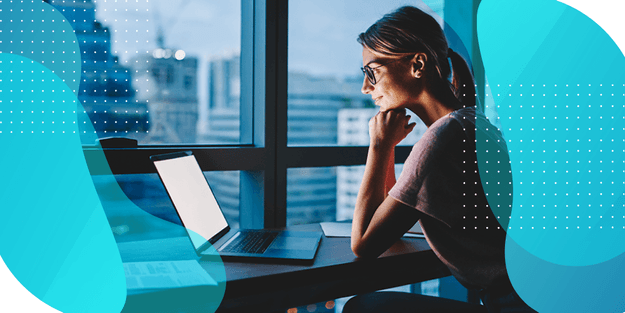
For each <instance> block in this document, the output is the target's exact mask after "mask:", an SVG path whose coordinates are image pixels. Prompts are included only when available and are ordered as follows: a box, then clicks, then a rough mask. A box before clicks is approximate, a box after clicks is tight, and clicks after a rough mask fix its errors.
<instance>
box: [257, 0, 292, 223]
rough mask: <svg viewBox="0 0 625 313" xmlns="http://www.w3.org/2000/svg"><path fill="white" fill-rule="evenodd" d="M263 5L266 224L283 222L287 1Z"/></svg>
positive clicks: (284, 198)
mask: <svg viewBox="0 0 625 313" xmlns="http://www.w3.org/2000/svg"><path fill="white" fill-rule="evenodd" d="M263 2H264V5H265V10H266V11H265V13H266V15H265V18H266V21H265V22H266V23H265V31H266V32H265V35H266V37H265V42H266V45H265V49H266V50H265V53H266V55H265V60H266V64H265V70H266V73H265V83H266V86H265V92H266V94H265V110H266V112H265V122H266V124H265V140H266V141H265V144H266V148H267V156H268V158H267V160H272V161H273V162H271V161H270V162H268V164H267V170H266V172H265V188H266V190H265V196H266V197H267V198H266V199H265V227H282V226H286V203H287V199H286V196H287V194H286V184H287V166H286V158H287V154H286V152H287V80H288V71H287V37H288V31H287V27H288V18H287V12H288V1H263ZM270 163H271V164H270Z"/></svg>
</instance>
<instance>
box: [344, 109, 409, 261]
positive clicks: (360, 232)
mask: <svg viewBox="0 0 625 313" xmlns="http://www.w3.org/2000/svg"><path fill="white" fill-rule="evenodd" d="M408 120H409V117H407V116H406V113H405V111H403V112H401V111H400V112H397V111H388V112H379V113H378V114H377V115H376V116H374V117H373V118H372V119H371V121H370V122H369V132H370V135H371V144H370V146H369V152H368V154H367V163H366V165H365V174H364V176H363V181H362V184H361V185H360V190H359V191H358V197H357V200H356V208H355V210H354V218H353V221H352V251H353V252H354V254H356V255H357V256H359V257H362V256H377V255H379V254H380V253H382V252H384V251H385V250H386V249H388V247H390V245H392V244H393V243H394V242H395V241H396V240H397V239H399V238H400V237H401V236H402V235H403V233H405V232H406V231H407V230H408V229H409V228H410V227H412V225H414V223H415V222H416V221H417V220H418V219H419V213H418V211H417V210H415V209H414V208H410V207H408V206H407V205H405V204H403V203H401V202H399V201H396V200H394V199H393V198H390V197H387V194H388V191H389V190H390V189H391V188H392V186H393V185H394V184H395V171H394V166H395V165H394V159H395V156H394V151H395V146H396V145H397V144H398V143H399V142H400V141H401V140H402V139H404V138H405V137H406V136H407V135H408V133H410V131H412V129H413V128H414V126H415V124H414V123H412V124H408ZM380 165H382V166H380Z"/></svg>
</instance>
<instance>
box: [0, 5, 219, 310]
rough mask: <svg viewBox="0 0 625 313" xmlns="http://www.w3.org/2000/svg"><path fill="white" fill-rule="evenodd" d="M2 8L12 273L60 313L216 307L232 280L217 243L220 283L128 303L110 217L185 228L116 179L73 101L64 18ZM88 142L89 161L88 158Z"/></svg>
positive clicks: (1, 77) (2, 124)
mask: <svg viewBox="0 0 625 313" xmlns="http://www.w3.org/2000/svg"><path fill="white" fill-rule="evenodd" d="M0 4H2V5H1V6H0V25H1V26H2V27H0V62H3V63H0V86H1V87H0V89H2V90H3V91H0V142H2V143H3V146H4V147H5V149H6V151H11V152H15V153H6V154H5V155H3V156H2V159H1V160H2V161H3V162H2V163H1V164H3V165H4V166H0V177H3V178H4V179H3V185H4V186H3V188H2V190H1V191H0V201H1V203H2V205H1V206H2V208H12V209H10V210H7V209H5V210H3V213H4V212H7V213H5V216H4V217H6V219H5V220H4V223H3V230H2V235H3V238H11V240H3V241H2V244H1V245H0V254H1V255H2V257H3V260H4V261H5V263H6V264H7V266H8V267H9V269H10V270H11V271H12V273H13V274H14V275H15V276H16V278H17V279H18V280H19V281H20V282H21V283H22V284H23V285H24V286H25V287H26V288H27V289H28V290H29V291H30V292H31V293H33V294H34V295H35V296H37V297H38V298H39V299H41V300H42V301H44V302H46V303H47V304H49V305H51V306H52V307H54V308H56V309H57V310H60V311H63V312H119V311H120V310H122V308H123V312H135V311H137V312H144V311H146V310H150V308H151V309H152V311H155V310H156V309H163V308H170V309H171V310H175V309H176V308H177V306H178V302H177V301H176V299H180V298H179V297H178V298H176V295H178V296H183V297H191V298H189V299H196V301H197V299H202V302H201V304H202V307H203V308H204V309H205V311H206V312H211V311H214V310H216V308H217V307H218V306H219V304H220V302H221V299H222V298H223V294H224V290H225V281H226V277H225V271H224V268H223V263H222V261H221V258H220V257H219V255H218V254H217V253H216V252H215V251H214V249H212V247H211V249H210V251H213V253H212V254H211V255H210V256H208V257H205V258H204V260H205V261H208V262H204V268H205V269H206V270H207V272H208V273H209V275H211V277H212V278H213V279H215V280H216V281H217V282H218V285H217V286H204V287H194V288H190V289H188V290H187V289H184V290H179V291H174V292H173V294H174V295H173V297H172V294H169V297H167V298H166V297H164V296H163V295H162V294H158V295H155V296H147V297H137V296H134V297H133V296H130V297H128V298H126V285H125V277H124V272H123V269H122V265H121V259H120V254H119V251H118V249H117V246H116V244H115V240H114V238H113V236H112V233H111V228H110V225H109V224H108V223H107V221H106V216H105V214H108V213H107V212H110V211H112V210H125V211H126V212H128V213H129V214H132V215H133V216H135V217H138V218H140V219H141V220H142V221H144V222H145V224H146V225H150V226H158V227H161V228H163V229H168V230H169V231H170V232H171V233H181V231H182V230H184V228H183V227H181V226H179V225H176V224H173V223H171V222H168V221H164V220H162V219H160V218H158V217H155V216H152V215H150V214H148V213H146V212H145V211H143V210H142V209H140V208H139V207H137V206H136V205H134V203H132V201H130V200H129V199H128V198H127V197H126V195H125V194H124V193H123V191H122V190H121V188H120V187H119V185H118V183H117V181H116V180H115V177H114V175H112V174H111V172H110V168H109V166H108V163H107V161H106V158H105V157H104V154H103V151H102V150H101V147H100V146H99V145H98V144H97V142H96V141H95V140H96V139H97V134H96V133H95V131H94V129H93V127H92V122H91V121H90V120H89V117H88V116H87V114H86V112H85V111H84V108H83V107H82V105H81V104H80V103H79V102H78V100H77V98H76V97H75V95H76V94H77V93H78V85H79V82H80V81H79V79H80V64H81V60H80V51H79V46H78V43H77V42H76V36H75V35H74V32H73V30H72V28H71V26H70V24H69V23H68V22H67V21H66V20H65V18H64V17H63V15H61V14H60V13H59V12H58V11H57V10H56V9H55V8H53V7H51V6H49V5H48V4H45V3H43V2H40V1H26V2H24V1H6V0H5V1H1V0H0ZM20 56H21V57H20ZM3 113H4V114H3ZM29 118H30V119H29ZM39 123H41V124H39ZM9 135H15V136H21V137H20V138H18V137H15V136H14V137H9ZM54 135H57V137H53V136H54ZM61 135H62V136H61ZM85 146H88V149H90V151H91V153H90V156H91V157H90V158H89V160H85V158H84V156H83V153H82V148H83V147H85ZM86 161H87V162H88V163H86ZM87 164H88V169H87V166H86V165H87ZM89 171H93V172H97V175H95V176H90V175H89V174H90V173H89ZM42 173H45V174H42ZM91 174H93V173H91ZM95 180H97V181H98V184H96V185H95V188H94V181H95ZM103 182H108V183H103ZM98 198H99V199H98ZM111 200H113V201H111ZM103 209H104V210H103ZM103 213H104V214H103ZM16 220H18V221H19V220H23V221H28V223H30V224H29V225H32V226H33V227H32V228H31V227H24V225H23V224H19V223H16V222H15V221H16ZM176 228H177V229H179V231H172V229H176ZM189 232H191V231H190V230H189ZM42 247H43V248H42ZM150 258H152V259H153V260H161V259H160V258H159V256H158V255H154V256H149V257H148V259H150ZM152 259H150V260H152ZM196 259H199V258H197V257H196ZM134 261H136V260H134ZM147 261H149V260H147ZM94 269H97V270H94ZM148 299H151V300H148ZM154 300H159V301H160V302H158V301H154ZM169 300H171V301H169ZM157 302H158V303H160V304H161V305H160V306H157V305H156V304H155V303H157Z"/></svg>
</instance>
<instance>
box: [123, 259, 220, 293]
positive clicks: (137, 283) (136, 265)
mask: <svg viewBox="0 0 625 313" xmlns="http://www.w3.org/2000/svg"><path fill="white" fill-rule="evenodd" d="M124 272H125V273H126V288H128V290H135V289H162V288H177V287H190V286H203V285H214V286H216V285H217V282H216V281H215V280H214V279H213V278H212V277H210V276H209V275H208V273H206V271H205V270H204V269H203V268H202V266H200V264H199V263H198V262H197V261H195V260H186V261H158V262H129V263H124Z"/></svg>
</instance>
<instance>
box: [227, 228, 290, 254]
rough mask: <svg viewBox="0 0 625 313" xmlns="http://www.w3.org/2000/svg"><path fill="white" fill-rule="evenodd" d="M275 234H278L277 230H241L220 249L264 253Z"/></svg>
mask: <svg viewBox="0 0 625 313" xmlns="http://www.w3.org/2000/svg"><path fill="white" fill-rule="evenodd" d="M276 236H278V233H277V232H245V231H242V232H241V234H240V235H239V236H238V237H237V238H235V239H234V240H233V241H232V242H231V243H230V244H228V245H227V246H226V247H225V248H223V249H221V250H220V251H222V252H235V253H259V254H260V253H264V252H265V250H267V247H269V245H270V244H271V243H272V242H273V239H274V238H276Z"/></svg>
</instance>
